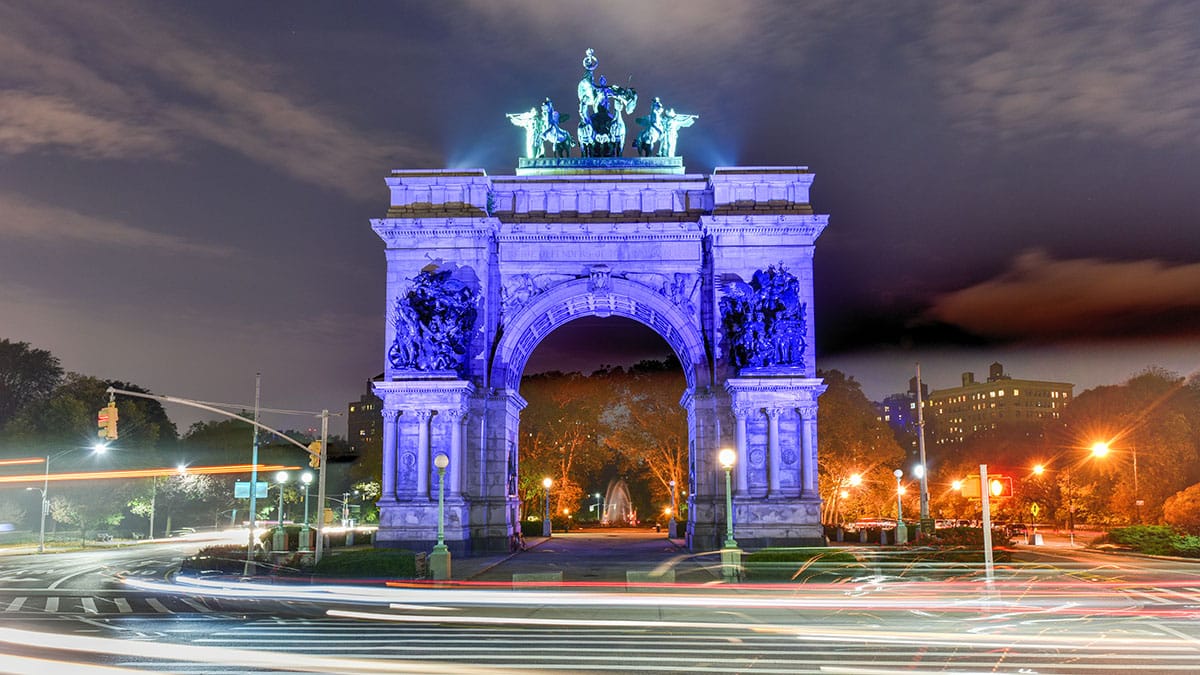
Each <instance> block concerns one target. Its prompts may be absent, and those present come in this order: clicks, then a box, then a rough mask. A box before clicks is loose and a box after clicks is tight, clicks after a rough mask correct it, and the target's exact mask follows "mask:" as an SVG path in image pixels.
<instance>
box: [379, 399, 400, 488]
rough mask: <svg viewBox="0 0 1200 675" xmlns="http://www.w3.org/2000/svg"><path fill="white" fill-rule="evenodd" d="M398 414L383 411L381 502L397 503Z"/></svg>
mask: <svg viewBox="0 0 1200 675" xmlns="http://www.w3.org/2000/svg"><path fill="white" fill-rule="evenodd" d="M396 413H397V411H395V410H389V409H388V408H384V409H383V478H382V480H381V492H382V494H380V495H379V499H380V501H385V502H393V501H396V453H397V452H398V451H399V448H398V447H396Z"/></svg>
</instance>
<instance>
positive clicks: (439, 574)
mask: <svg viewBox="0 0 1200 675" xmlns="http://www.w3.org/2000/svg"><path fill="white" fill-rule="evenodd" d="M433 465H434V466H436V467H437V472H438V529H437V544H435V545H434V547H433V553H430V554H429V571H430V573H431V574H432V575H433V579H434V581H445V580H446V579H449V578H450V549H448V548H446V530H445V524H444V523H445V504H446V501H445V500H446V480H445V478H446V467H447V466H450V458H449V457H447V456H446V455H444V454H438V456H437V457H434V458H433Z"/></svg>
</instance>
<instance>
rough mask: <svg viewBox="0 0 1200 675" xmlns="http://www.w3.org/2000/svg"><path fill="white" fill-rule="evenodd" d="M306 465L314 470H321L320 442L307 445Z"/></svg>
mask: <svg viewBox="0 0 1200 675" xmlns="http://www.w3.org/2000/svg"><path fill="white" fill-rule="evenodd" d="M308 465H309V466H311V467H312V468H314V469H319V468H321V441H313V442H312V443H309V444H308Z"/></svg>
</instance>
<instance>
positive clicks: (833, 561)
mask: <svg viewBox="0 0 1200 675" xmlns="http://www.w3.org/2000/svg"><path fill="white" fill-rule="evenodd" d="M742 565H743V566H744V567H745V569H746V576H747V578H749V579H752V580H755V581H768V580H771V581H807V580H812V579H814V578H816V577H817V576H820V575H826V574H828V575H840V574H842V573H846V572H851V571H853V572H855V573H857V572H859V571H861V568H862V565H860V564H859V562H858V558H856V557H855V556H854V554H852V553H850V552H848V551H845V550H843V549H837V548H764V549H762V550H759V551H755V552H753V553H750V554H748V555H746V556H745V557H744V558H742Z"/></svg>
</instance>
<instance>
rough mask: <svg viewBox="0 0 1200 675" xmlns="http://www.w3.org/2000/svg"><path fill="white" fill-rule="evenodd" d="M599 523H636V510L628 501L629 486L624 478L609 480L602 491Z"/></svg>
mask: <svg viewBox="0 0 1200 675" xmlns="http://www.w3.org/2000/svg"><path fill="white" fill-rule="evenodd" d="M600 524H601V525H637V511H635V510H634V509H633V504H631V503H630V501H629V487H628V486H627V485H625V479H623V478H618V479H616V480H612V481H609V483H608V490H607V491H606V492H605V493H604V515H603V517H601V519H600Z"/></svg>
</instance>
